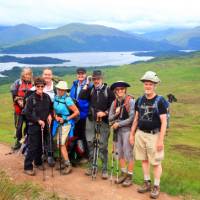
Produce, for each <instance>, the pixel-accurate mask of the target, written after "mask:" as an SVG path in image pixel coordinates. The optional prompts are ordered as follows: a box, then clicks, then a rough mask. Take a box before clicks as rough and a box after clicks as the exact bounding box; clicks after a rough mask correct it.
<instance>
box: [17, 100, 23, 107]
mask: <svg viewBox="0 0 200 200" xmlns="http://www.w3.org/2000/svg"><path fill="white" fill-rule="evenodd" d="M17 103H18V105H19V106H20V108H23V107H24V101H23V99H18V100H17Z"/></svg>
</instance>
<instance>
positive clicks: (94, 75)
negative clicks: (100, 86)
mask: <svg viewBox="0 0 200 200" xmlns="http://www.w3.org/2000/svg"><path fill="white" fill-rule="evenodd" d="M102 77H103V74H102V71H101V70H94V71H93V73H92V78H102Z"/></svg>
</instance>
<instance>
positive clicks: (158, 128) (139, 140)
mask: <svg viewBox="0 0 200 200" xmlns="http://www.w3.org/2000/svg"><path fill="white" fill-rule="evenodd" d="M140 80H141V81H142V82H143V84H144V93H145V94H144V96H142V97H139V98H138V99H137V101H136V104H135V110H136V112H135V118H134V121H133V125H132V128H131V133H130V143H131V144H132V145H133V144H134V151H135V152H134V153H135V159H136V160H141V161H142V169H143V174H144V185H143V186H142V187H141V188H139V189H138V192H139V193H145V192H148V191H151V193H150V197H151V198H154V199H156V198H158V196H159V192H160V187H159V185H160V177H161V174H162V166H161V161H162V160H163V158H164V135H165V132H166V125H167V116H166V114H167V109H166V106H165V103H164V102H165V99H164V98H163V97H162V96H158V95H157V94H156V92H155V90H156V86H157V84H158V83H159V82H160V79H159V78H158V76H157V75H156V73H155V72H152V71H148V72H146V73H145V74H144V76H143V77H142V78H141V79H140ZM150 164H151V165H152V166H153V174H154V186H153V187H152V188H151V179H150Z"/></svg>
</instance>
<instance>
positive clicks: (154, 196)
mask: <svg viewBox="0 0 200 200" xmlns="http://www.w3.org/2000/svg"><path fill="white" fill-rule="evenodd" d="M159 194H160V187H159V186H156V185H154V186H153V189H152V190H151V193H150V197H151V198H152V199H157V198H158V197H159Z"/></svg>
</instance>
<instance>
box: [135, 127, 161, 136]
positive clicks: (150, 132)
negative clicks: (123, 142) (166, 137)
mask: <svg viewBox="0 0 200 200" xmlns="http://www.w3.org/2000/svg"><path fill="white" fill-rule="evenodd" d="M139 130H141V131H143V132H145V133H149V134H153V135H154V134H156V133H158V132H160V129H159V128H156V129H153V130H145V129H144V130H143V129H139Z"/></svg>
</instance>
